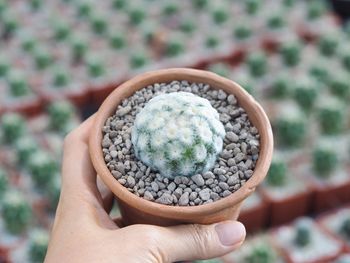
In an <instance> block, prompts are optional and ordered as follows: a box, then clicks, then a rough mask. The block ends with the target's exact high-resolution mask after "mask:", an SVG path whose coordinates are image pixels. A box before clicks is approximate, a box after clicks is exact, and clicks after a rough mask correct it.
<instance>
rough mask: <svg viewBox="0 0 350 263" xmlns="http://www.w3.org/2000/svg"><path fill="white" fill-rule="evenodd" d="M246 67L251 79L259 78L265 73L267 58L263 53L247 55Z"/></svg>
mask: <svg viewBox="0 0 350 263" xmlns="http://www.w3.org/2000/svg"><path fill="white" fill-rule="evenodd" d="M246 62H247V65H248V68H249V71H250V74H251V75H252V76H253V77H261V76H263V75H265V73H266V71H267V57H266V55H265V53H262V52H255V53H251V54H249V55H248V58H247V61H246Z"/></svg>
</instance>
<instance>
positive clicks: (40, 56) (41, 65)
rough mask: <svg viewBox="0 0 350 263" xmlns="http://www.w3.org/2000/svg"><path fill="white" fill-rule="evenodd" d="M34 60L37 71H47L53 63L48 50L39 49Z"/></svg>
mask: <svg viewBox="0 0 350 263" xmlns="http://www.w3.org/2000/svg"><path fill="white" fill-rule="evenodd" d="M34 60H35V65H36V67H37V69H39V70H41V69H45V68H47V67H48V66H50V65H51V64H52V62H53V58H52V56H51V54H50V53H49V51H48V50H45V49H42V48H38V49H37V50H36V51H35V53H34Z"/></svg>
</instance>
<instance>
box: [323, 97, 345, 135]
mask: <svg viewBox="0 0 350 263" xmlns="http://www.w3.org/2000/svg"><path fill="white" fill-rule="evenodd" d="M318 122H319V125H320V128H321V131H322V133H324V134H329V135H332V134H339V133H341V132H342V131H343V130H344V126H345V107H344V105H343V103H342V102H341V101H339V100H338V99H336V98H332V97H328V98H327V100H326V101H325V102H324V103H322V104H321V106H320V107H319V109H318Z"/></svg>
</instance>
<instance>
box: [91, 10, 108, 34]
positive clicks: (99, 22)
mask: <svg viewBox="0 0 350 263" xmlns="http://www.w3.org/2000/svg"><path fill="white" fill-rule="evenodd" d="M90 20H91V21H90V24H91V29H92V31H93V32H94V33H96V34H99V35H101V34H104V33H105V32H106V31H107V28H108V22H107V20H106V19H105V17H104V16H103V15H100V14H93V15H92V16H91V17H90Z"/></svg>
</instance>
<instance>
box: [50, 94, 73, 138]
mask: <svg viewBox="0 0 350 263" xmlns="http://www.w3.org/2000/svg"><path fill="white" fill-rule="evenodd" d="M48 114H49V117H50V128H51V129H54V130H56V131H61V132H62V131H63V132H64V131H65V130H66V128H67V126H68V125H69V123H70V122H71V120H72V118H73V115H74V107H73V105H72V104H71V103H70V102H68V101H57V102H54V103H52V104H51V105H50V106H49V108H48Z"/></svg>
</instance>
